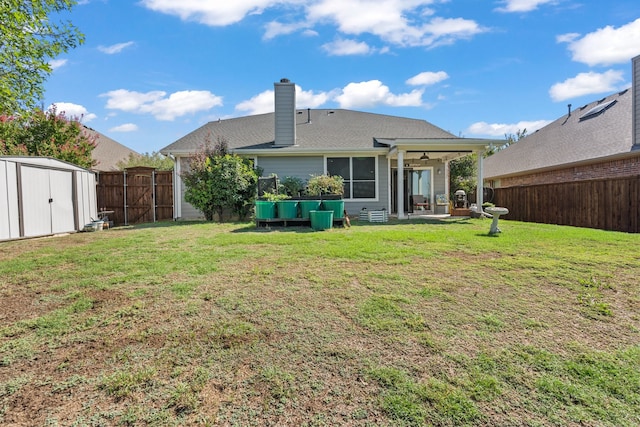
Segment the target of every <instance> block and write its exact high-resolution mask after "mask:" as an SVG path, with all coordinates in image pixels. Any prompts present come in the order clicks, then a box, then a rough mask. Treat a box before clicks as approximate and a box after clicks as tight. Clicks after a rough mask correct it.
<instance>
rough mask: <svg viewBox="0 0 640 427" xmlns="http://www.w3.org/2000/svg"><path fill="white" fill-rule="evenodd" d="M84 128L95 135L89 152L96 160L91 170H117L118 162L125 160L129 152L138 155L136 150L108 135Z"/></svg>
mask: <svg viewBox="0 0 640 427" xmlns="http://www.w3.org/2000/svg"><path fill="white" fill-rule="evenodd" d="M86 129H87V131H89V132H90V133H91V134H92V135H95V136H96V147H95V148H94V149H93V151H92V152H91V157H92V158H93V159H94V160H95V161H96V162H97V163H96V165H95V166H94V167H93V168H92V169H93V170H97V171H101V172H107V171H114V170H118V166H117V164H118V162H120V161H124V160H127V159H128V158H129V156H130V155H131V154H134V155H138V153H137V152H135V151H133V150H132V149H130V148H128V147H125V146H124V145H122V144H120V143H119V142H116V141H114V140H113V139H111V138H109V137H108V136H105V135H103V134H101V133H100V132H98V131H95V130H93V129H91V128H88V127H86Z"/></svg>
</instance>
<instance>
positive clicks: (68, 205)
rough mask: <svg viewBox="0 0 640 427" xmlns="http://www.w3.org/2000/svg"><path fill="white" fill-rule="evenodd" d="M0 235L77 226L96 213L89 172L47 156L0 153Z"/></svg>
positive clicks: (15, 235) (36, 233) (4, 237)
mask: <svg viewBox="0 0 640 427" xmlns="http://www.w3.org/2000/svg"><path fill="white" fill-rule="evenodd" d="M0 200H2V202H3V203H1V204H0V240H9V239H18V238H23V237H38V236H46V235H50V234H57V233H68V232H74V231H80V230H82V229H83V228H84V225H85V224H86V223H88V222H91V220H92V219H95V218H96V217H97V206H96V187H95V175H94V174H93V172H91V171H88V170H86V169H82V168H80V167H77V166H74V165H72V164H69V163H66V162H63V161H60V160H56V159H51V158H47V157H0Z"/></svg>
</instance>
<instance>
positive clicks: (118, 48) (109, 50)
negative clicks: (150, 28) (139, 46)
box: [98, 42, 135, 55]
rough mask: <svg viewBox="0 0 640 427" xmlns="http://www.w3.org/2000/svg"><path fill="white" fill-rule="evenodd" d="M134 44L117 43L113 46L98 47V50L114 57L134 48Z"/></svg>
mask: <svg viewBox="0 0 640 427" xmlns="http://www.w3.org/2000/svg"><path fill="white" fill-rule="evenodd" d="M134 44H135V43H134V42H125V43H117V44H112V45H111V46H98V50H99V51H100V52H102V53H106V54H107V55H114V54H116V53H120V52H122V51H123V50H124V49H126V48H128V47H129V46H133V45H134Z"/></svg>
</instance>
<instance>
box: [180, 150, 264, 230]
mask: <svg viewBox="0 0 640 427" xmlns="http://www.w3.org/2000/svg"><path fill="white" fill-rule="evenodd" d="M182 179H183V180H184V183H185V186H186V191H185V200H186V201H187V202H189V203H191V204H192V205H193V206H194V207H195V208H196V209H198V210H200V211H201V212H202V213H203V214H204V216H205V218H206V219H207V221H212V220H213V217H214V215H215V214H217V215H218V220H219V221H220V222H222V221H223V214H224V210H225V209H230V210H232V211H233V212H234V213H236V214H238V215H239V216H240V218H241V219H244V218H245V217H246V215H247V214H248V212H249V211H250V208H251V206H252V205H253V201H254V200H255V197H256V188H257V183H258V174H257V172H256V171H255V169H254V168H253V161H251V160H249V159H245V158H242V157H240V156H238V155H235V154H229V153H228V149H227V144H226V142H225V141H224V140H223V139H218V141H217V144H216V146H215V147H213V148H211V147H210V146H209V145H205V146H204V147H203V148H202V149H201V150H200V151H198V153H196V155H195V156H194V157H193V158H192V159H191V163H190V165H189V170H188V171H186V172H183V173H182Z"/></svg>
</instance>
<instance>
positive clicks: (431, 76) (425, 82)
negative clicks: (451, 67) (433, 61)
mask: <svg viewBox="0 0 640 427" xmlns="http://www.w3.org/2000/svg"><path fill="white" fill-rule="evenodd" d="M448 78H449V75H448V74H447V73H445V72H444V71H438V72H433V71H425V72H422V73H420V74H416V75H415V76H413V77H411V78H410V79H408V80H407V81H406V83H407V84H408V85H411V86H430V85H434V84H436V83H439V82H441V81H443V80H446V79H448Z"/></svg>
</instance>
